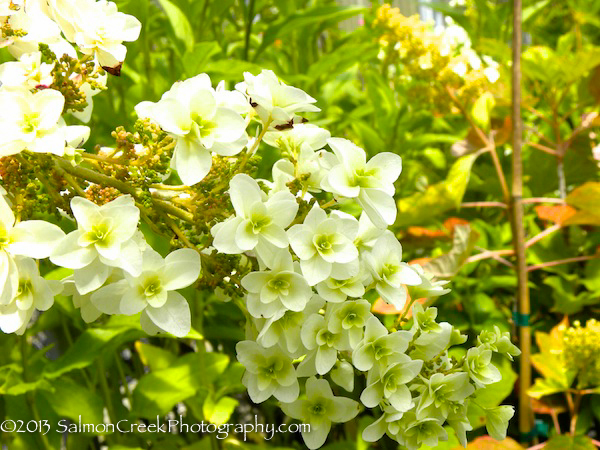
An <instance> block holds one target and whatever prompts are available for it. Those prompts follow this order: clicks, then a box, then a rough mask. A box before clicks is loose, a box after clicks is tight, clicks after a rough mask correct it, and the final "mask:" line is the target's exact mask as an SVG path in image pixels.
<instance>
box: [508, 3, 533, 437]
mask: <svg viewBox="0 0 600 450" xmlns="http://www.w3.org/2000/svg"><path fill="white" fill-rule="evenodd" d="M513 6H514V13H513V40H512V42H513V45H512V50H513V58H512V119H513V121H512V122H513V123H512V129H513V130H512V131H513V158H512V199H511V200H512V201H511V206H512V221H513V224H512V225H513V245H514V249H515V256H516V258H517V279H518V286H519V291H518V312H519V314H518V316H517V317H518V319H519V320H518V322H519V323H518V325H519V344H520V348H521V352H522V353H521V358H520V375H519V431H520V432H521V435H524V434H527V433H529V432H530V431H531V429H532V425H533V423H532V422H533V420H532V419H533V410H532V408H531V402H530V399H529V396H528V395H527V390H528V389H529V386H530V385H531V361H530V355H531V330H530V328H529V313H530V307H529V306H530V305H529V288H528V286H527V281H528V276H527V263H526V260H525V225H524V223H523V203H522V195H523V161H522V133H523V129H522V124H521V45H522V36H521V12H522V0H513Z"/></svg>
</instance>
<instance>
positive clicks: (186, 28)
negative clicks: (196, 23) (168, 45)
mask: <svg viewBox="0 0 600 450" xmlns="http://www.w3.org/2000/svg"><path fill="white" fill-rule="evenodd" d="M158 2H159V3H160V6H162V8H163V9H164V10H165V13H166V14H167V17H168V18H169V22H171V27H173V31H174V32H175V36H176V37H177V39H179V40H181V42H183V44H184V45H185V48H186V50H187V51H188V52H191V51H193V49H194V32H193V30H192V26H191V25H190V22H189V21H188V19H187V17H186V15H185V14H184V13H183V12H182V11H181V10H180V9H179V8H178V7H177V6H175V5H174V4H173V3H172V2H170V1H169V0H158Z"/></svg>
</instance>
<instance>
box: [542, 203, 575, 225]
mask: <svg viewBox="0 0 600 450" xmlns="http://www.w3.org/2000/svg"><path fill="white" fill-rule="evenodd" d="M535 212H536V213H537V215H538V217H539V218H540V219H542V220H549V221H550V222H554V223H563V222H564V221H565V220H567V219H569V218H571V217H573V216H574V215H575V213H576V212H577V211H576V210H575V208H573V207H572V206H569V205H538V206H536V207H535Z"/></svg>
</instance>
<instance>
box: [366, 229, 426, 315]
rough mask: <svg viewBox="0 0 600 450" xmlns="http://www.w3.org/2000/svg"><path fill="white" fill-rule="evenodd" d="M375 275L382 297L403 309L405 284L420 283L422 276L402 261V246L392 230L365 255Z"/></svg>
mask: <svg viewBox="0 0 600 450" xmlns="http://www.w3.org/2000/svg"><path fill="white" fill-rule="evenodd" d="M364 259H365V262H366V265H367V267H368V268H369V271H370V273H371V275H372V277H373V281H374V283H375V289H376V290H377V292H378V293H379V295H381V297H382V298H383V299H384V300H385V301H386V302H387V303H390V304H392V305H394V306H395V307H396V308H397V309H402V308H403V307H404V303H405V301H406V291H405V290H404V287H403V285H404V284H407V285H413V286H415V285H419V284H421V277H420V276H419V274H418V273H417V272H416V271H415V270H414V269H413V268H411V267H410V266H409V265H408V264H406V263H405V262H402V246H401V245H400V242H398V239H396V238H395V237H394V235H393V234H392V233H391V232H386V233H384V234H383V235H382V236H381V237H380V238H379V239H378V240H377V242H376V243H375V246H374V248H373V250H372V251H371V252H369V253H366V254H365V255H364Z"/></svg>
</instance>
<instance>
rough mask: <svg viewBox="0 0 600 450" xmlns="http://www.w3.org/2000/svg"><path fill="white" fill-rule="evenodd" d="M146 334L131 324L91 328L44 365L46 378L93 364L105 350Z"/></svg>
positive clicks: (55, 376)
mask: <svg viewBox="0 0 600 450" xmlns="http://www.w3.org/2000/svg"><path fill="white" fill-rule="evenodd" d="M145 335H146V334H145V333H143V332H142V331H140V330H136V329H132V328H131V327H130V326H120V327H105V328H90V329H88V330H86V331H84V332H83V333H82V334H81V336H79V338H78V339H77V340H76V341H75V343H74V344H73V345H72V346H71V347H69V349H68V350H67V351H66V352H65V354H64V355H62V356H61V357H60V358H58V359H57V360H55V361H52V362H50V363H48V364H47V365H46V367H44V371H43V373H42V375H43V376H44V377H45V378H57V377H59V376H61V375H62V374H64V373H67V372H69V371H71V370H75V369H83V368H84V367H87V366H89V365H91V364H92V363H93V362H94V361H95V360H96V359H97V358H98V357H99V356H100V355H101V354H102V353H103V352H104V351H107V350H113V349H116V348H117V347H118V346H119V345H121V344H122V343H123V342H127V341H132V340H134V339H138V338H140V337H143V336H145Z"/></svg>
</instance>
